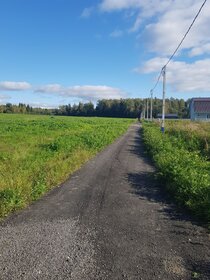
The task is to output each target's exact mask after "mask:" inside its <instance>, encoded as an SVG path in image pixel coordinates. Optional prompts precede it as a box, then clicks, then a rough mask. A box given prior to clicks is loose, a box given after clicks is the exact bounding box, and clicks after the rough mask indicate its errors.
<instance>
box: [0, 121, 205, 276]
mask: <svg viewBox="0 0 210 280" xmlns="http://www.w3.org/2000/svg"><path fill="white" fill-rule="evenodd" d="M155 172H156V171H155V169H154V167H153V166H152V164H151V163H150V161H149V160H147V159H146V157H145V154H144V148H143V145H142V141H141V135H140V127H139V125H138V124H135V125H133V126H131V128H130V129H129V130H128V132H127V133H126V134H125V135H124V136H123V137H121V138H120V139H118V140H117V141H116V142H115V143H114V144H112V145H110V146H109V147H108V148H106V149H105V150H104V151H102V152H101V153H100V154H98V155H97V156H96V157H95V158H94V159H92V160H90V161H89V162H88V163H87V164H85V165H84V166H83V167H82V168H81V169H80V170H79V171H77V172H76V173H75V174H74V175H73V176H72V177H71V178H70V180H68V181H67V182H65V183H64V184H63V185H62V186H61V187H57V188H55V189H54V190H52V191H51V192H50V193H49V194H47V195H46V196H44V197H43V198H42V199H40V200H39V201H37V202H36V203H34V204H32V205H31V206H30V207H28V208H27V209H25V210H23V211H20V212H18V213H16V214H12V215H11V216H10V217H8V218H7V219H6V220H5V221H4V222H2V223H1V224H0V279H1V280H13V279H14V280H19V279H24V280H31V279H42V280H45V279H50V280H53V279H56V280H57V279H74V280H80V279H84V280H89V279H101V280H103V279H109V280H111V279H127V280H128V279H129V280H133V279H138V280H139V279H143V280H153V279H154V280H157V279H161V280H171V279H210V235H209V234H208V232H207V230H205V229H204V228H202V227H200V226H198V225H196V224H195V223H194V222H193V221H190V219H189V218H188V217H187V216H186V215H183V214H179V213H178V212H177V211H176V208H175V207H174V206H173V205H171V204H169V203H168V202H167V200H166V198H165V196H164V194H163V192H161V190H160V189H161V188H160V187H159V186H158V185H157V183H156V181H155V176H154V175H155Z"/></svg>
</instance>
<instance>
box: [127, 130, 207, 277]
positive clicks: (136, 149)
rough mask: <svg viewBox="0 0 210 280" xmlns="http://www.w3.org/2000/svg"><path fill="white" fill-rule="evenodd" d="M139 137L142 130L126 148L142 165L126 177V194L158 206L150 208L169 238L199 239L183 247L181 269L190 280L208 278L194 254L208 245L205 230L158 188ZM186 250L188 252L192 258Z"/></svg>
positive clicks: (200, 259) (202, 262) (202, 260)
mask: <svg viewBox="0 0 210 280" xmlns="http://www.w3.org/2000/svg"><path fill="white" fill-rule="evenodd" d="M141 135H142V131H141V129H139V131H138V135H137V136H136V137H135V139H134V142H132V145H130V146H129V151H130V152H131V153H133V154H135V155H136V156H138V157H139V158H140V160H141V162H142V167H141V168H140V170H139V172H138V173H128V174H127V180H128V182H129V184H130V186H131V190H130V192H131V193H132V194H134V195H136V196H138V198H139V199H140V200H144V201H148V202H149V203H154V204H159V205H160V207H159V206H157V207H155V205H154V207H151V209H156V211H157V213H160V214H162V215H161V219H162V222H163V224H165V225H168V226H167V227H168V228H167V231H168V234H169V235H171V238H172V239H173V238H174V239H176V238H178V240H188V242H189V240H190V239H189V238H191V237H192V236H194V239H195V240H199V238H200V237H199V236H201V240H203V241H202V242H201V243H200V242H196V241H195V242H194V241H192V242H191V241H190V242H189V245H188V247H186V248H185V247H183V248H185V249H186V252H185V253H183V259H184V263H185V267H186V268H187V269H188V270H190V271H191V272H192V277H193V278H192V279H205V280H207V279H210V262H207V261H206V259H207V257H204V256H200V257H199V256H196V253H195V252H196V251H197V250H196V248H198V247H197V246H204V245H205V246H208V244H209V239H208V235H207V234H206V233H207V231H206V230H205V228H203V227H202V226H204V225H203V224H201V223H200V222H199V221H197V220H196V219H195V218H193V217H192V216H191V215H190V214H189V213H188V212H187V211H186V210H184V209H180V208H178V206H177V205H175V204H174V202H173V199H172V198H171V197H170V195H169V194H168V193H167V191H166V190H165V187H164V185H161V183H160V182H159V180H158V178H157V172H156V171H157V170H156V169H155V167H154V164H153V163H152V160H151V159H149V157H148V155H147V153H146V152H145V148H144V144H143V140H142V137H141ZM175 236H176V237H175ZM202 243H203V244H202ZM183 246H184V245H183ZM204 248H205V247H201V249H200V250H204ZM188 249H189V250H190V251H191V253H192V255H193V258H192V257H191V255H190V254H189V252H188ZM204 254H205V253H204ZM195 277H197V278H195Z"/></svg>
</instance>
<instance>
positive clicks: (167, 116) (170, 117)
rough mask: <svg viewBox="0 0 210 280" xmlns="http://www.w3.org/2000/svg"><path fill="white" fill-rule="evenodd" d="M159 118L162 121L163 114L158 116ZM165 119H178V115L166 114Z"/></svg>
mask: <svg viewBox="0 0 210 280" xmlns="http://www.w3.org/2000/svg"><path fill="white" fill-rule="evenodd" d="M157 117H158V119H162V114H158V115H157ZM165 119H178V114H165Z"/></svg>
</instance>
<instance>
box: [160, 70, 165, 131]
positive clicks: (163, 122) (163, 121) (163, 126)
mask: <svg viewBox="0 0 210 280" xmlns="http://www.w3.org/2000/svg"><path fill="white" fill-rule="evenodd" d="M162 75H163V107H162V123H161V131H162V133H164V132H165V95H166V66H164V67H163V69H162Z"/></svg>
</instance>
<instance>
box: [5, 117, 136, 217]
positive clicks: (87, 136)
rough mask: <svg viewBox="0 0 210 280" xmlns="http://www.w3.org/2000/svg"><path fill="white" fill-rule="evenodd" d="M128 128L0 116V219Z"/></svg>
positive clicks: (95, 121) (107, 121) (105, 121)
mask: <svg viewBox="0 0 210 280" xmlns="http://www.w3.org/2000/svg"><path fill="white" fill-rule="evenodd" d="M131 123H132V120H129V119H111V118H77V117H49V116H31V115H8V114H7V115H5V114H0V217H2V216H5V215H6V214H7V213H9V212H11V211H13V210H15V209H18V208H22V207H24V206H25V205H27V204H28V203H30V202H31V201H33V200H36V199H38V198H39V197H40V196H41V195H42V194H43V193H45V192H46V191H48V190H49V189H51V188H53V187H54V186H56V185H58V184H60V183H61V182H63V181H64V180H65V179H66V178H67V177H68V176H69V175H70V174H71V173H72V172H74V171H75V170H77V169H78V168H79V167H80V166H81V165H82V164H83V163H84V162H86V161H87V160H88V159H90V158H91V157H93V156H94V155H95V154H96V153H97V152H98V151H100V150H101V149H103V148H104V147H105V146H107V145H109V144H110V143H112V142H113V141H114V140H115V139H116V138H117V137H119V136H120V135H122V134H123V133H124V132H125V131H126V130H127V128H128V126H129V125H130V124H131ZM90 176H91V174H90Z"/></svg>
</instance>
